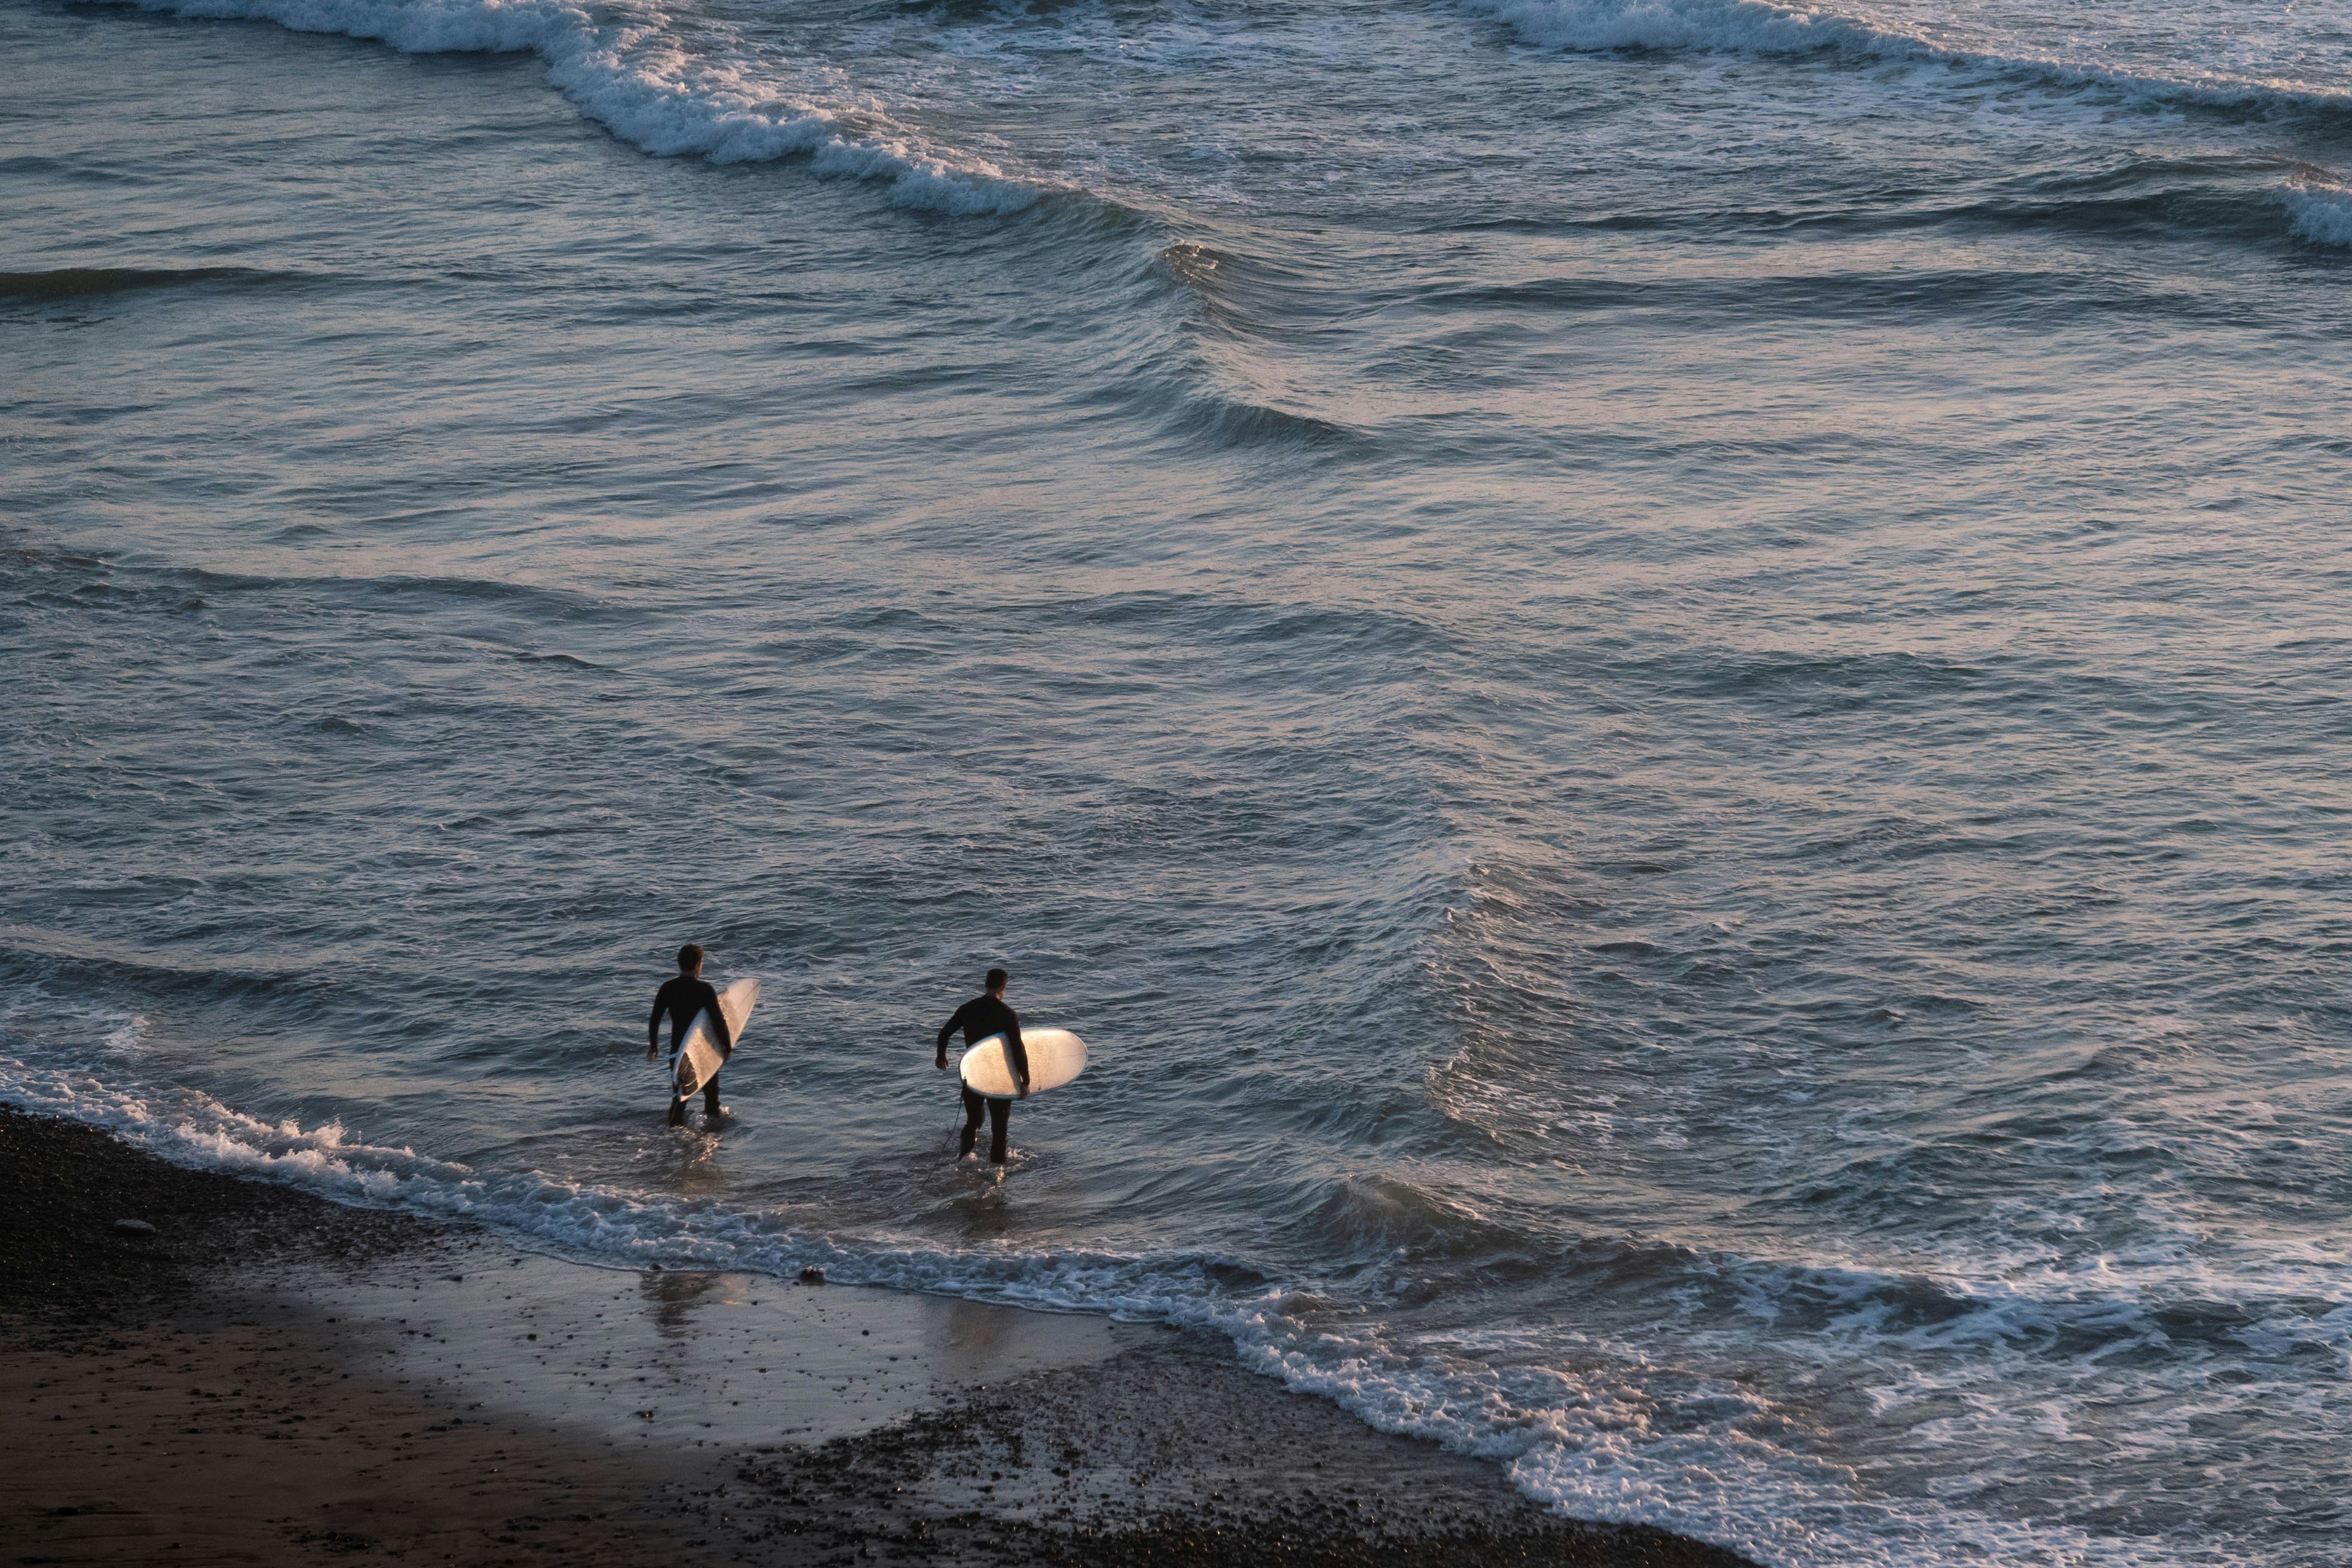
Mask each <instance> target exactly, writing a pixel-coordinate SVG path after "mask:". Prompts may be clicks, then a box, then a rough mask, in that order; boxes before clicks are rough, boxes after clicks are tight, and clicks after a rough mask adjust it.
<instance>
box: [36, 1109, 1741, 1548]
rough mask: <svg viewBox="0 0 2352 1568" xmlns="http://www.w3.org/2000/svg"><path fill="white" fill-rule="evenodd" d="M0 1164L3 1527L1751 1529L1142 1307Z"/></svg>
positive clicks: (153, 1173)
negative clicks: (1494, 1450) (1493, 1447)
mask: <svg viewBox="0 0 2352 1568" xmlns="http://www.w3.org/2000/svg"><path fill="white" fill-rule="evenodd" d="M0 1190H5V1202H0V1249H5V1272H0V1279H5V1297H0V1322H5V1334H6V1338H7V1343H8V1349H9V1353H8V1355H7V1356H6V1357H5V1360H0V1400H5V1409H7V1410H8V1411H9V1413H10V1414H9V1418H8V1419H7V1421H6V1422H5V1424H0V1442H5V1465H0V1520H5V1532H6V1537H7V1539H8V1541H9V1542H10V1543H11V1545H12V1548H13V1551H12V1552H11V1560H12V1561H14V1562H16V1563H123V1562H156V1563H174V1564H194V1563H307V1562H328V1561H333V1562H352V1561H365V1560H367V1559H369V1558H371V1557H384V1558H392V1559H399V1560H404V1561H409V1562H415V1563H573V1562H579V1563H586V1562H629V1561H640V1560H649V1559H652V1558H654V1557H656V1555H657V1556H658V1557H659V1558H660V1560H662V1561H664V1562H667V1563H738V1562H748V1563H851V1562H862V1561H886V1562H903V1563H1105V1564H1108V1563H1286V1564H1288V1563H1297V1564H1319V1563H1331V1564H1338V1563H1362V1562H1368V1561H1374V1560H1378V1561H1382V1562H1391V1563H1482V1564H1483V1563H1628V1564H1631V1563H1641V1564H1654V1565H1658V1568H1667V1565H1672V1564H1685V1563H1688V1564H1701V1563H1706V1564H1720V1565H1723V1568H1731V1565H1732V1564H1736V1563H1738V1562H1740V1561H1741V1560H1740V1559H1738V1557H1735V1556H1733V1555H1732V1554H1731V1553H1729V1552H1723V1551H1721V1550H1718V1549H1716V1548H1712V1547H1708V1546H1706V1545H1703V1544H1700V1543H1696V1542H1689V1541H1685V1540H1682V1539H1680V1538H1677V1537H1675V1536H1671V1535H1666V1534H1664V1533H1661V1532H1658V1531H1649V1530H1638V1529H1617V1528H1595V1527H1591V1526H1584V1525H1579V1524H1576V1523H1574V1522H1571V1521H1565V1520H1561V1519H1559V1518H1556V1517H1554V1516H1551V1515H1549V1514H1547V1513H1544V1512H1542V1511H1540V1510H1538V1509H1536V1508H1535V1507H1533V1506H1532V1505H1530V1504H1529V1503H1528V1502H1527V1501H1526V1500H1523V1499H1522V1498H1520V1497H1519V1496H1518V1495H1517V1493H1515V1492H1514V1491H1513V1490H1512V1489H1511V1488H1510V1487H1509V1486H1508V1484H1507V1482H1506V1480H1505V1479H1504V1478H1503V1477H1502V1475H1501V1474H1500V1473H1499V1472H1498V1471H1497V1470H1496V1468H1494V1467H1492V1466H1490V1465H1488V1464H1486V1463H1484V1462H1481V1461H1478V1460H1474V1459H1468V1458H1457V1457H1454V1456H1451V1455H1447V1454H1444V1453H1442V1452H1440V1451H1439V1450H1437V1449H1436V1448H1434V1447H1431V1446H1428V1445H1425V1444H1422V1443H1418V1442H1414V1441H1412V1440H1409V1439H1404V1438H1396V1437H1388V1436H1381V1435H1379V1434H1377V1433H1374V1432H1372V1431H1370V1430H1369V1429H1368V1428H1366V1427H1364V1426H1361V1425H1360V1424H1359V1423H1358V1422H1356V1421H1355V1420H1353V1419H1352V1418H1351V1417H1349V1416H1348V1415H1345V1414H1344V1413H1342V1412H1341V1411H1339V1410H1338V1409H1336V1408H1335V1407H1333V1406H1331V1405H1328V1404H1326V1403H1324V1402H1322V1401H1319V1400H1316V1399H1312V1398H1307V1397H1303V1396H1300V1395H1297V1394H1290V1393H1287V1392H1286V1391H1285V1390H1283V1389H1282V1388H1281V1387H1280V1386H1279V1385H1278V1384H1275V1383H1273V1382H1272V1381H1270V1380H1267V1379H1265V1378H1261V1377H1258V1376H1255V1375H1254V1374H1252V1373H1248V1372H1246V1371H1244V1370H1243V1369H1242V1368H1240V1367H1238V1366H1236V1365H1234V1364H1233V1363H1232V1361H1231V1360H1230V1357H1229V1356H1227V1355H1225V1354H1224V1353H1223V1352H1222V1350H1221V1347H1219V1346H1217V1345H1215V1344H1213V1343H1210V1342H1204V1341H1201V1340H1197V1339H1195V1338H1193V1337H1192V1336H1190V1335H1187V1334H1183V1333H1179V1332H1175V1331H1170V1330H1166V1329H1161V1328H1137V1327H1129V1326H1123V1325H1118V1324H1114V1323H1110V1322H1108V1321H1105V1320H1103V1319H1100V1318H1095V1317H1084V1316H1058V1315H1052V1314H1044V1313H1032V1312H1024V1311H1019V1310H1011V1309H1005V1308H999V1307H990V1306H981V1305H976V1304H973V1303H971V1302H966V1301H961V1300H942V1299H937V1298H929V1297H921V1296H913V1295H904V1294H894V1293H890V1292H882V1291H873V1290H864V1289H843V1288H841V1287H838V1286H823V1285H816V1284H803V1283H800V1282H791V1283H787V1282H783V1281H779V1280H775V1279H765V1278H759V1277H754V1276H747V1275H735V1274H721V1273H689V1272H683V1271H677V1270H670V1271H667V1272H665V1271H663V1270H659V1269H647V1270H645V1271H642V1272H639V1271H623V1270H615V1269H608V1268H585V1267H582V1266H580V1265H578V1264H574V1263H571V1262H566V1261H561V1260H556V1259H551V1258H543V1257H539V1256H535V1255H531V1254H529V1253H525V1252H521V1251H519V1250H516V1249H515V1248H513V1247H509V1246H508V1245H505V1244H503V1243H502V1242H500V1241H499V1240H498V1239H497V1238H495V1237H492V1236H490V1235H488V1234H486V1233H482V1232H478V1231H473V1230H469V1229H467V1228H463V1227H454V1226H441V1227H436V1226H427V1225H425V1224H422V1223H419V1222H418V1221H416V1220H414V1219H412V1218H409V1217H407V1216H404V1215H393V1214H384V1213H375V1212H371V1211H364V1210H358V1209H352V1208H346V1207H341V1206H338V1205H331V1204H328V1203H325V1202H323V1201H321V1200H319V1199H316V1198H313V1197H311V1196H310V1195H308V1194H301V1193H298V1192H295V1191H292V1190H289V1189H287V1188H284V1187H279V1186H275V1185H271V1184H264V1183H258V1182H251V1181H246V1180H241V1179H238V1178H236V1177H234V1176H230V1175H225V1174H221V1173H208V1172H196V1171H190V1170H185V1169H183V1168H180V1167H177V1166H173V1165H171V1164H168V1163H164V1162H163V1161H161V1160H158V1159H156V1158H154V1157H152V1156H151V1155H149V1154H146V1153H144V1152H141V1151H138V1150H135V1149H132V1148H131V1147H128V1146H126V1145H124V1144H121V1143H119V1142H115V1141H113V1140H111V1139H110V1138H109V1137H107V1136H106V1135H104V1134H102V1133H100V1132H98V1131H93V1130H90V1129H88V1128H84V1127H79V1126H75V1125H71V1124H68V1123H65V1122H61V1121H47V1120H43V1119H39V1118H35V1117H28V1116H26V1115H22V1114H20V1113H17V1112H15V1111H5V1110H0ZM121 1221H132V1222H136V1225H135V1226H122V1225H121V1224H119V1222H121ZM136 1226H152V1229H140V1228H136Z"/></svg>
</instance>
